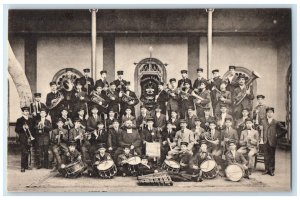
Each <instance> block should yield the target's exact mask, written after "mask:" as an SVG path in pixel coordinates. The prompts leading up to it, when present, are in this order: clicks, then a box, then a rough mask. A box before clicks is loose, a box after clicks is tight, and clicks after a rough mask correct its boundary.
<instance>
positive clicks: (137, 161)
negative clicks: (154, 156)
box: [127, 156, 142, 165]
mask: <svg viewBox="0 0 300 200" xmlns="http://www.w3.org/2000/svg"><path fill="white" fill-rule="evenodd" d="M141 161H142V159H141V158H140V157H138V156H134V157H131V158H129V159H128V160H127V163H128V164H129V165H138V164H140V163H141Z"/></svg>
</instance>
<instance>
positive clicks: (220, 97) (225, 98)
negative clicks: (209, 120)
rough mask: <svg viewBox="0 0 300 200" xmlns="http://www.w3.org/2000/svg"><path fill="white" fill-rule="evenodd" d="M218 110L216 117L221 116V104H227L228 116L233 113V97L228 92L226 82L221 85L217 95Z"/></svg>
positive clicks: (216, 110)
mask: <svg viewBox="0 0 300 200" xmlns="http://www.w3.org/2000/svg"><path fill="white" fill-rule="evenodd" d="M216 100H217V104H216V109H215V113H214V115H215V116H217V115H219V114H220V112H221V111H220V109H221V104H225V105H226V107H227V112H228V114H231V113H232V97H231V92H229V91H227V90H226V82H225V81H223V82H222V83H221V85H220V90H219V92H217V93H216Z"/></svg>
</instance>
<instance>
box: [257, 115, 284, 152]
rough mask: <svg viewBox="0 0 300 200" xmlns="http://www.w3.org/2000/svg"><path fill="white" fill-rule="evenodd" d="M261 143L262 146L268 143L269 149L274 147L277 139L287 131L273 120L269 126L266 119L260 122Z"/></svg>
mask: <svg viewBox="0 0 300 200" xmlns="http://www.w3.org/2000/svg"><path fill="white" fill-rule="evenodd" d="M262 126H263V134H264V135H263V141H264V144H267V142H268V143H269V145H270V146H271V147H276V145H277V138H280V137H283V136H284V135H285V134H286V133H287V129H286V128H285V127H284V126H283V125H282V124H281V123H279V122H278V121H276V120H275V119H272V121H271V123H270V124H269V122H268V120H267V119H264V120H262Z"/></svg>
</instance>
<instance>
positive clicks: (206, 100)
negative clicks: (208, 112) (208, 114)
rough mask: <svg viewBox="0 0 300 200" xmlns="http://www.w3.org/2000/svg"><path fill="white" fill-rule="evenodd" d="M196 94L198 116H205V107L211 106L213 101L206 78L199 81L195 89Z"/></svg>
mask: <svg viewBox="0 0 300 200" xmlns="http://www.w3.org/2000/svg"><path fill="white" fill-rule="evenodd" d="M194 94H195V95H196V96H197V97H196V99H195V105H196V110H197V116H198V117H199V118H201V117H204V109H205V108H210V103H211V97H210V91H209V90H207V82H206V80H202V81H199V82H198V84H197V88H195V90H194Z"/></svg>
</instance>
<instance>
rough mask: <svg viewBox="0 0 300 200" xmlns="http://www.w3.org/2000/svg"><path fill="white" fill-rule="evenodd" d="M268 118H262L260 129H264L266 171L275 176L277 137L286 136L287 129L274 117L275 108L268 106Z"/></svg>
mask: <svg viewBox="0 0 300 200" xmlns="http://www.w3.org/2000/svg"><path fill="white" fill-rule="evenodd" d="M266 112H267V118H266V119H264V120H262V125H261V127H260V129H262V130H263V143H264V153H265V160H264V162H265V172H264V173H263V174H269V175H270V176H274V175H275V174H274V172H275V152H276V146H277V138H280V137H284V135H285V134H286V133H287V129H286V128H285V127H284V125H283V124H281V123H280V122H278V121H277V120H275V119H274V117H273V116H274V108H272V107H268V108H267V109H266Z"/></svg>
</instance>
